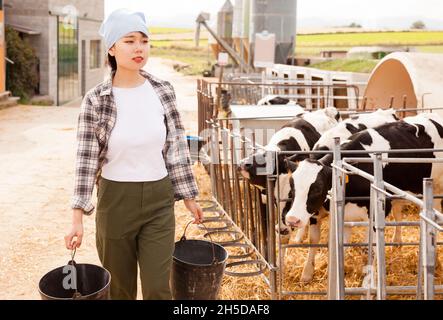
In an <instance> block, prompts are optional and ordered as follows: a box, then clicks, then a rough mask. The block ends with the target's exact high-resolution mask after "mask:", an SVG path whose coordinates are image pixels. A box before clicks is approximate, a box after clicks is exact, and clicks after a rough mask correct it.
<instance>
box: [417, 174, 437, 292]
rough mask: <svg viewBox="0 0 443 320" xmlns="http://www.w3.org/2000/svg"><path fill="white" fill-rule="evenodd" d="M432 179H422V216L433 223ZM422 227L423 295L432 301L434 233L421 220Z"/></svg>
mask: <svg viewBox="0 0 443 320" xmlns="http://www.w3.org/2000/svg"><path fill="white" fill-rule="evenodd" d="M432 182H433V180H432V179H423V204H424V207H423V212H424V215H425V216H426V217H427V218H428V219H430V220H433V221H435V215H434V209H433V206H434V205H433V202H434V195H433V186H432ZM421 225H422V228H421V229H422V233H421V236H422V237H424V241H421V243H422V244H423V246H424V247H423V248H422V254H423V257H422V262H423V271H424V277H423V278H424V294H425V300H433V299H434V293H435V292H434V276H435V250H436V248H435V247H436V232H435V228H434V227H433V226H432V225H430V224H429V223H427V222H426V221H424V220H423V219H422V220H421Z"/></svg>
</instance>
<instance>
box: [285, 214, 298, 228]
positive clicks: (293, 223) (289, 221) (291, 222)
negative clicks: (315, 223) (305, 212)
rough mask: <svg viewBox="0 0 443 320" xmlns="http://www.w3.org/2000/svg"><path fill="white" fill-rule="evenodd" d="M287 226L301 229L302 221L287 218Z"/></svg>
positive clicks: (291, 217) (290, 217) (295, 218)
mask: <svg viewBox="0 0 443 320" xmlns="http://www.w3.org/2000/svg"><path fill="white" fill-rule="evenodd" d="M286 224H287V225H288V226H290V227H292V228H299V227H301V220H300V219H299V218H297V217H293V216H286Z"/></svg>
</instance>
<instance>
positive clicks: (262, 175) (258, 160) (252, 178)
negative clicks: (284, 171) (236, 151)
mask: <svg viewBox="0 0 443 320" xmlns="http://www.w3.org/2000/svg"><path fill="white" fill-rule="evenodd" d="M270 155H272V153H269V152H266V151H265V150H259V151H258V152H256V153H254V154H252V155H250V156H249V157H247V158H245V159H243V160H241V161H240V164H239V166H238V169H239V170H240V173H241V175H242V176H243V177H244V178H246V179H248V180H249V183H251V184H253V185H255V186H257V187H261V188H266V174H267V173H270V174H272V173H274V171H275V168H274V161H272V160H273V159H272V158H271V159H270V158H269V157H270ZM268 170H269V171H271V172H268Z"/></svg>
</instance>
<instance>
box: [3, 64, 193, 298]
mask: <svg viewBox="0 0 443 320" xmlns="http://www.w3.org/2000/svg"><path fill="white" fill-rule="evenodd" d="M171 65H172V62H170V61H164V60H162V59H158V58H151V59H150V61H149V62H148V67H147V70H148V71H150V72H152V73H153V74H154V75H156V76H158V77H160V78H162V79H165V80H168V81H170V82H171V83H172V84H173V85H174V87H175V89H176V94H177V99H178V106H179V109H180V111H181V112H182V116H183V121H184V124H185V126H186V129H187V130H188V132H189V133H192V134H195V133H196V131H197V118H196V116H197V112H196V110H197V100H196V97H195V91H196V82H195V78H193V77H184V76H183V75H181V74H179V73H177V72H175V71H174V70H173V69H172V67H171ZM77 115H78V107H36V106H17V107H14V108H10V109H6V110H3V111H0V162H1V163H2V170H1V171H0V181H1V182H0V299H39V298H40V297H39V293H38V291H37V286H38V281H39V279H40V278H41V276H43V274H44V273H46V272H47V271H49V270H51V269H53V268H55V267H59V266H62V265H64V264H66V262H67V261H68V260H69V258H70V252H68V251H67V250H66V249H65V248H64V244H63V237H64V235H65V233H66V232H67V230H68V228H69V226H70V222H71V211H70V209H69V202H70V197H71V193H72V188H73V179H74V177H73V174H74V161H75V133H76V124H77ZM94 195H95V191H94ZM178 206H180V205H178ZM179 209H180V210H182V208H179ZM182 216H183V215H178V217H182ZM94 219H95V215H94V216H93V217H87V218H85V219H84V222H85V239H84V243H83V245H82V247H81V249H80V250H79V251H78V253H77V258H76V260H77V261H79V262H81V263H94V264H99V260H98V257H97V254H96V249H95V225H94Z"/></svg>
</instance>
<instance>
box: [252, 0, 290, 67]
mask: <svg viewBox="0 0 443 320" xmlns="http://www.w3.org/2000/svg"><path fill="white" fill-rule="evenodd" d="M296 11H297V0H251V15H250V19H251V20H250V26H249V41H250V48H253V44H254V41H255V34H256V33H261V32H263V31H265V30H266V31H268V32H269V33H274V34H275V36H276V48H275V63H283V64H286V61H287V58H288V56H289V55H292V54H293V52H292V51H293V48H294V43H295V34H296V16H297V15H296Z"/></svg>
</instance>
